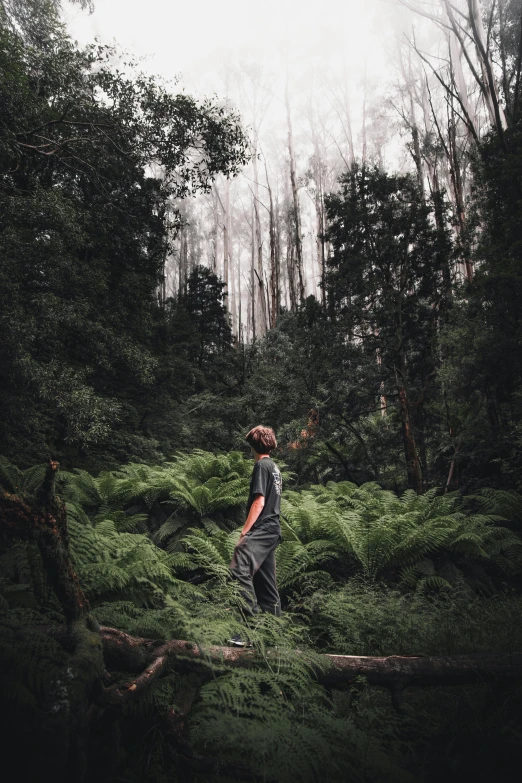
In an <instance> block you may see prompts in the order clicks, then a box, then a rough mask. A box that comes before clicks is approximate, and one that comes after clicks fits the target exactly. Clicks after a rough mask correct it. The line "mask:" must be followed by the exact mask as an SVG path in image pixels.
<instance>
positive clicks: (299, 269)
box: [285, 78, 305, 301]
mask: <svg viewBox="0 0 522 783" xmlns="http://www.w3.org/2000/svg"><path fill="white" fill-rule="evenodd" d="M285 105H286V118H287V123H288V155H289V159H290V186H291V189H292V203H293V224H294V250H295V256H294V258H292V263H293V266H294V269H295V271H294V273H293V276H294V278H296V283H297V285H298V296H299V301H303V299H304V297H305V284H304V272H303V243H302V235H301V207H300V205H299V189H298V187H297V173H296V164H295V150H294V135H293V131H292V118H291V114H290V99H289V97H288V78H287V81H286V89H285Z"/></svg>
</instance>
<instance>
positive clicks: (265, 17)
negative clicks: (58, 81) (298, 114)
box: [64, 0, 401, 87]
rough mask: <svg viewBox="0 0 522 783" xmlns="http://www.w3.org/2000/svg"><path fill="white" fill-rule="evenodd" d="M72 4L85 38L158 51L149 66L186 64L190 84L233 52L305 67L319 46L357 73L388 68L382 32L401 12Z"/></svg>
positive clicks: (112, 1)
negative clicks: (91, 9) (83, 6)
mask: <svg viewBox="0 0 522 783" xmlns="http://www.w3.org/2000/svg"><path fill="white" fill-rule="evenodd" d="M64 10H65V18H66V20H67V23H68V26H69V29H70V32H71V34H72V36H73V37H74V38H75V39H76V40H78V42H79V43H80V44H85V43H88V42H89V41H92V40H94V38H99V39H100V40H101V41H103V42H112V41H116V42H117V43H118V44H120V46H122V47H123V48H125V49H129V50H131V51H132V52H134V53H136V54H138V55H146V56H148V57H150V60H148V64H147V70H149V69H150V70H151V71H154V72H156V73H158V74H161V75H163V76H165V77H170V76H174V75H176V74H178V73H180V72H182V73H183V76H184V81H185V83H186V84H187V86H188V87H190V86H192V85H191V74H192V73H193V72H194V71H200V70H201V66H202V64H203V63H205V62H207V63H208V62H209V61H213V62H214V63H217V62H219V61H222V60H224V59H225V58H226V57H227V56H231V55H232V56H235V57H241V58H244V57H252V58H253V59H255V60H257V61H272V62H274V60H275V61H278V60H279V61H286V57H287V51H288V58H289V60H290V64H291V66H292V64H293V65H294V67H296V70H297V71H299V65H300V64H302V65H303V66H305V65H306V64H307V61H308V60H309V58H310V57H311V56H314V54H315V55H316V56H317V55H320V56H321V57H327V58H328V57H329V56H330V55H334V56H335V55H337V56H339V55H340V54H341V55H342V57H343V59H344V60H345V62H346V65H347V67H348V68H349V69H350V74H351V78H354V79H359V78H360V77H361V74H362V73H363V70H364V62H365V59H366V60H367V61H368V65H367V67H369V68H370V71H374V70H375V69H376V70H377V72H379V71H380V72H382V69H383V68H385V64H384V57H383V46H382V35H383V32H385V31H386V28H387V27H389V25H390V23H393V19H392V17H396V16H397V15H398V14H400V13H401V9H400V7H399V6H398V5H397V4H396V3H395V2H394V0H323V2H322V3H321V4H319V3H318V2H317V0H262V2H260V3H259V2H257V3H255V2H252V0H220V2H219V3H217V2H215V0H192V2H190V0H189V2H187V1H186V0H185V1H184V2H183V3H180V2H176V1H174V2H172V0H147V2H136V0H131V1H130V2H129V0H95V12H94V13H93V14H92V15H89V14H88V13H87V12H85V11H81V10H80V9H79V8H78V7H77V6H73V5H70V4H68V3H67V4H66V6H65V9H64ZM287 47H288V50H287ZM274 64H275V63H274ZM198 86H199V87H203V85H201V84H200V85H198Z"/></svg>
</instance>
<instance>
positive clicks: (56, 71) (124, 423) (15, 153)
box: [0, 0, 246, 465]
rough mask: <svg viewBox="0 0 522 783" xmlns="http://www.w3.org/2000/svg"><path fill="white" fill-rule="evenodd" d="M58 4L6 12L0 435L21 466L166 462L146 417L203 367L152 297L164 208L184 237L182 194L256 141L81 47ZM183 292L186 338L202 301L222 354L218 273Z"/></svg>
mask: <svg viewBox="0 0 522 783" xmlns="http://www.w3.org/2000/svg"><path fill="white" fill-rule="evenodd" d="M57 5H58V4H57V3H54V2H51V1H50V0H49V1H47V0H31V2H30V3H29V5H28V6H27V5H25V4H24V3H21V2H18V0H17V2H8V3H2V6H1V18H0V42H1V45H0V73H1V74H2V75H1V77H0V106H1V109H0V163H1V169H2V174H1V175H0V204H1V211H2V216H3V218H2V230H1V231H0V256H1V259H2V261H1V264H0V292H1V293H0V311H1V312H2V319H1V321H0V336H1V340H0V342H1V346H2V347H1V351H0V365H1V373H2V378H1V384H0V387H1V392H0V406H1V408H2V411H3V417H2V421H1V422H0V439H1V440H2V442H3V443H4V450H5V451H8V452H9V453H10V454H11V455H18V456H21V461H22V462H23V463H25V464H31V462H34V459H35V458H36V459H42V458H44V457H46V456H47V454H48V453H49V452H50V453H52V454H53V456H55V457H59V458H60V459H61V460H62V462H64V461H66V460H67V459H71V458H73V459H74V463H75V464H76V465H78V464H80V459H81V458H83V459H84V461H86V458H87V455H89V456H91V457H93V456H94V455H95V454H96V453H99V452H100V450H101V451H102V452H103V453H104V454H105V459H107V458H109V460H110V459H111V457H112V460H113V461H114V462H115V463H119V462H122V461H124V460H125V459H127V460H128V459H129V457H130V456H132V451H135V453H136V452H140V451H141V454H140V455H139V456H138V458H139V459H143V457H144V456H145V454H151V452H152V453H153V454H154V458H155V459H158V458H159V459H161V453H160V451H159V449H158V448H157V443H156V444H155V442H154V441H155V438H154V434H153V433H152V432H151V431H150V430H149V429H148V427H147V426H146V425H145V421H146V419H147V418H148V419H149V423H150V426H151V427H152V428H153V429H154V413H155V411H156V410H158V411H159V409H162V411H163V413H164V412H165V406H164V389H165V387H167V388H168V398H169V409H170V410H173V409H174V410H176V409H177V407H178V405H179V399H178V397H179V392H180V391H182V389H181V386H182V385H183V384H182V383H181V386H180V383H179V378H180V377H187V378H188V377H190V376H191V375H192V374H193V372H192V369H193V368H194V363H195V365H196V366H197V365H198V361H197V360H196V359H195V358H194V357H193V356H192V355H191V354H190V351H188V352H187V351H185V355H184V356H182V357H181V360H180V359H178V360H176V359H175V358H174V357H173V356H172V350H171V347H170V346H171V344H175V343H176V342H177V339H176V334H175V332H176V329H174V330H173V329H172V323H171V318H170V315H169V312H168V310H167V309H166V308H160V307H159V306H158V302H157V295H156V291H157V289H158V287H159V286H160V284H161V281H162V276H163V265H164V261H165V257H166V254H167V253H168V252H169V245H168V230H167V216H166V213H167V209H168V210H169V211H170V214H169V218H168V222H169V225H170V226H171V227H172V225H174V226H175V225H176V224H178V223H179V221H178V216H177V214H176V213H175V212H174V213H173V209H174V208H173V206H172V205H173V204H174V203H175V202H176V199H179V198H183V197H186V196H187V195H189V194H193V193H195V192H197V191H198V190H207V189H208V188H209V187H210V185H211V182H212V180H213V178H214V177H215V176H216V175H217V174H218V173H219V172H223V173H226V174H231V173H234V172H235V171H237V170H238V167H240V166H241V165H242V163H243V162H244V160H245V151H246V138H245V136H244V133H243V130H242V128H241V125H240V122H239V118H238V117H237V115H236V114H235V113H234V112H232V111H231V110H229V108H227V106H226V105H225V104H223V103H220V102H219V101H218V100H217V99H212V100H203V101H201V102H198V101H196V100H195V99H193V98H192V97H190V96H189V95H186V94H185V93H183V92H180V93H179V94H175V93H173V92H172V90H171V88H170V87H167V86H166V85H164V84H162V83H161V82H160V81H159V80H158V79H155V78H153V77H149V76H146V75H145V74H143V73H140V71H139V69H138V67H137V65H136V63H132V62H125V63H123V62H122V57H121V55H119V54H118V52H117V51H116V50H115V49H114V48H111V47H104V46H98V45H95V46H92V47H90V48H89V49H87V50H84V51H81V50H79V49H77V48H76V47H75V45H74V44H73V42H72V41H71V40H70V38H69V37H68V36H67V34H66V32H65V29H64V27H63V26H62V25H61V24H60V22H59V21H58V17H57V13H56V6H57ZM153 171H156V172H160V173H159V174H158V175H153V173H152V172H153ZM193 277H194V276H193ZM196 278H197V279H198V280H200V279H201V280H203V278H204V275H202V273H200V274H199V277H198V275H197V274H196V277H195V278H194V280H195V279H196ZM207 278H208V274H207ZM205 279H206V278H205ZM191 280H192V278H191ZM191 285H192V283H191ZM187 296H188V299H187V302H186V306H187V308H188V311H189V313H188V320H189V327H190V326H192V328H193V327H194V324H195V322H196V321H197V319H198V317H199V318H200V319H201V313H200V315H199V316H198V315H197V313H196V310H195V309H194V307H193V306H192V305H194V304H195V305H197V301H198V297H199V299H201V297H203V298H204V299H205V308H204V313H205V316H204V317H208V316H209V313H211V312H212V314H213V315H212V318H211V319H210V320H211V321H212V323H213V324H214V326H215V330H214V331H215V332H216V334H215V335H214V337H213V338H212V340H210V341H209V340H207V338H206V337H205V335H202V339H203V341H204V348H205V352H206V353H207V354H212V353H215V352H216V350H217V348H216V346H217V342H218V343H219V347H220V350H221V349H223V350H224V347H225V344H228V345H229V344H230V330H229V327H228V324H227V322H226V318H225V316H224V312H223V304H222V300H223V294H222V284H220V283H219V281H218V280H217V279H216V278H215V277H214V276H210V278H208V279H206V283H205V284H204V285H203V287H202V289H201V290H199V289H198V291H197V292H194V291H192V289H191V290H190V291H189V292H188V294H187ZM189 300H190V302H189ZM190 303H192V305H191V304H190ZM180 307H181V305H180ZM191 308H192V309H191ZM196 309H197V307H196ZM210 320H209V324H210ZM122 324H125V328H123V329H122ZM216 330H217V331H216ZM227 330H228V331H227ZM173 332H174V333H173ZM165 337H168V338H169V339H168V340H166V339H165ZM216 341H217V342H216ZM180 370H181V372H180ZM165 372H166V373H167V376H168V378H169V383H168V384H166V385H165V383H164V381H165V377H164V376H165ZM156 382H157V383H156ZM183 392H184V393H186V390H183ZM20 406H21V407H23V409H24V416H23V417H20V416H19V415H17V411H18V410H19V407H20ZM140 422H141V425H140V424H139V423H140ZM116 425H117V426H118V429H119V430H120V432H119V434H118V436H117V437H114V433H115V431H116ZM136 430H138V432H136ZM140 438H141V440H140ZM164 443H165V444H166V445H167V444H168V440H165V439H164ZM129 451H130V452H131V454H129ZM116 455H117V459H116V460H115V456H116ZM79 458H80V459H79ZM84 464H85V462H84ZM93 464H95V459H93Z"/></svg>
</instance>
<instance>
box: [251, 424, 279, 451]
mask: <svg viewBox="0 0 522 783" xmlns="http://www.w3.org/2000/svg"><path fill="white" fill-rule="evenodd" d="M246 441H247V443H248V444H249V446H251V447H252V448H253V449H254V451H255V452H256V453H257V454H270V452H271V451H273V449H275V448H277V441H276V437H275V435H274V430H273V429H272V428H271V427H262V426H261V425H259V426H257V427H254V428H253V429H251V430H250V432H248V433H247V434H246Z"/></svg>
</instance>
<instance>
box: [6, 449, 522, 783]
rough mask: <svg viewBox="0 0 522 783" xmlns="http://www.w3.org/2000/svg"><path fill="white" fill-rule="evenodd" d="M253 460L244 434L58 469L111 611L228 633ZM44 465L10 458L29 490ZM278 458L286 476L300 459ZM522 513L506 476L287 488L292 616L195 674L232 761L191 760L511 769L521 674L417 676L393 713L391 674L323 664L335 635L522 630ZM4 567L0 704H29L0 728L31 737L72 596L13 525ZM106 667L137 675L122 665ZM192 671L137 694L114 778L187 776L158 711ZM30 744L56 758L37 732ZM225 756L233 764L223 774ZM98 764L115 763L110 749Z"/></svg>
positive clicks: (360, 650)
mask: <svg viewBox="0 0 522 783" xmlns="http://www.w3.org/2000/svg"><path fill="white" fill-rule="evenodd" d="M251 464H252V463H251V462H250V461H249V460H247V459H246V458H244V457H243V456H242V455H241V454H240V453H238V452H232V453H230V454H224V455H215V454H212V453H209V452H204V451H196V452H193V453H188V454H179V455H177V457H176V458H175V459H174V460H173V461H172V462H169V463H163V464H161V465H158V466H147V465H144V464H141V465H140V464H136V463H133V464H128V465H124V466H122V467H121V468H120V469H119V470H112V471H104V472H102V473H100V474H99V475H98V476H96V477H95V476H92V475H90V474H89V473H87V472H86V471H85V470H79V469H78V470H76V471H71V472H65V471H64V472H62V473H60V474H59V478H58V491H59V493H60V495H61V497H62V499H63V500H64V501H65V502H66V507H67V514H68V530H69V537H70V551H71V557H72V561H73V564H74V568H75V570H76V572H77V574H78V576H79V579H80V583H81V585H82V587H83V589H84V590H85V593H86V595H87V597H88V599H89V601H90V604H91V609H92V611H93V613H94V615H95V616H96V618H97V620H98V622H99V623H100V624H101V625H102V626H110V627H114V628H118V629H120V630H123V631H126V632H127V633H130V634H132V635H133V636H137V637H147V638H151V639H167V640H168V639H184V640H188V641H190V642H191V643H192V644H195V645H198V646H200V647H201V649H202V650H204V649H205V648H208V646H209V645H223V644H226V642H227V639H228V638H229V637H230V636H231V635H233V634H234V633H235V632H237V630H238V627H241V626H240V619H239V614H238V609H239V607H240V603H241V599H240V597H239V595H238V592H237V590H236V589H235V586H234V584H233V583H231V581H230V579H229V576H228V564H229V562H230V558H231V555H232V551H233V548H234V545H235V543H236V542H237V540H238V535H239V529H238V526H239V524H240V520H241V519H242V518H243V516H242V515H243V514H244V504H245V500H246V495H247V492H248V476H249V473H250V470H251ZM44 473H45V465H40V466H35V467H33V468H30V469H27V470H25V471H21V470H20V469H18V468H16V467H15V466H13V465H12V464H11V463H10V462H9V461H8V460H7V459H5V458H2V460H1V461H0V485H1V486H2V488H3V489H4V491H5V492H8V493H18V494H22V495H24V494H25V495H26V496H28V495H30V494H31V492H33V493H34V492H35V491H37V489H38V487H39V486H40V484H41V482H42V479H43V476H44ZM284 475H285V479H286V483H287V484H290V485H291V483H292V475H291V474H289V473H288V472H286V474H284ZM521 521H522V499H521V498H520V497H519V496H518V495H516V494H514V493H512V492H507V491H500V490H481V491H479V492H478V493H477V494H476V495H473V496H471V495H469V496H466V497H464V496H462V495H460V494H458V493H451V494H441V493H436V492H435V491H432V492H429V493H426V494H425V495H423V496H418V495H416V494H415V493H414V492H412V491H406V492H404V493H403V494H402V495H401V496H397V495H395V494H394V493H393V492H391V491H389V490H384V489H382V488H381V487H379V486H378V485H377V484H375V483H367V484H363V485H361V486H356V485H355V484H351V483H349V482H337V483H335V482H330V483H328V484H327V485H315V486H314V485H311V486H309V487H308V488H306V489H289V490H287V491H285V496H284V502H283V507H282V532H283V541H282V543H281V544H280V546H279V547H278V551H277V572H278V582H279V586H280V591H281V596H282V601H283V610H284V611H283V615H282V618H280V619H278V618H275V617H270V616H269V615H261V616H259V618H257V619H256V620H255V621H252V622H251V624H250V628H249V634H250V635H251V637H252V639H253V640H254V642H255V645H256V649H257V650H258V651H259V654H260V657H259V659H258V660H257V662H256V663H255V665H253V667H252V668H251V669H247V670H233V671H230V672H229V673H228V674H227V675H226V676H220V677H218V678H216V679H214V680H210V681H209V682H207V683H206V684H204V685H202V687H201V688H200V690H199V695H198V698H197V700H196V702H195V704H194V706H193V709H192V712H191V714H190V718H189V722H188V735H189V737H190V742H191V743H192V746H193V749H194V752H195V753H200V754H202V755H205V754H206V755H208V756H210V757H218V758H219V759H220V763H221V764H222V765H224V766H223V767H222V772H221V773H219V771H218V772H216V770H214V771H213V772H212V774H211V773H208V774H209V775H210V777H207V775H206V774H204V773H199V774H198V772H197V770H196V771H194V769H191V771H190V775H192V776H193V777H192V779H194V780H196V781H199V780H201V781H204V780H208V779H213V778H214V777H216V779H224V780H234V779H236V776H237V775H238V774H240V773H242V774H243V775H244V774H245V772H244V770H242V766H243V762H244V759H245V758H247V759H248V765H247V767H248V770H249V772H248V774H250V775H254V776H255V779H259V780H274V781H286V780H288V781H290V780H295V781H298V780H300V781H312V780H316V779H319V778H320V779H322V780H324V779H328V780H331V781H343V780H347V779H351V778H352V777H353V778H354V779H357V780H359V779H360V780H365V781H381V780H398V781H399V780H429V781H431V780H433V781H435V780H439V779H440V778H441V776H444V777H445V778H448V779H451V780H457V779H461V778H462V776H464V775H467V774H473V776H474V777H475V778H476V779H477V780H484V781H486V780H489V779H491V776H493V775H495V774H498V765H499V753H500V754H501V756H502V757H505V758H506V759H507V758H508V757H510V758H511V759H512V760H513V758H518V755H517V754H518V750H517V747H518V748H519V744H518V736H519V731H520V726H519V717H518V707H519V705H520V696H521V694H520V693H519V689H518V688H513V689H510V690H509V692H507V691H506V692H504V691H502V692H500V693H499V692H498V691H497V690H496V688H495V686H494V685H492V684H488V683H484V684H482V685H474V686H460V687H438V688H433V689H432V688H424V689H423V688H420V689H415V688H412V689H409V690H407V691H406V694H405V697H404V703H403V706H402V708H401V711H400V712H399V713H397V712H396V710H394V708H393V707H392V705H391V701H390V695H389V693H388V692H387V691H386V689H379V688H374V687H369V686H368V685H366V684H365V681H364V678H361V679H360V681H357V682H355V683H354V684H353V688H352V689H351V691H349V693H348V694H347V693H343V692H341V691H336V690H331V691H329V690H328V689H325V688H324V687H321V686H320V685H319V684H318V683H317V681H316V672H317V671H318V667H319V669H320V667H321V659H320V655H319V654H320V653H324V652H328V653H338V654H345V655H370V656H371V655H373V656H386V655H406V656H408V655H416V656H426V655H428V656H429V655H442V656H452V655H458V654H473V653H481V652H484V651H488V653H505V652H510V651H513V650H516V649H520V646H521V645H522V636H521V633H520V623H519V618H520V613H521V611H522V599H521V598H520V592H519V588H520V573H521V562H522V539H521V538H520V537H519V531H520V523H521ZM1 572H2V583H1V590H0V596H1V597H0V600H1V602H2V608H1V615H0V616H1V623H2V629H3V630H2V661H3V667H2V681H3V687H4V693H5V697H6V700H7V701H6V705H7V712H6V713H4V716H8V715H11V711H14V712H15V713H16V714H18V715H20V716H21V719H20V721H19V722H18V723H15V726H14V727H13V725H5V726H4V729H3V731H5V732H7V735H8V736H9V732H13V731H15V732H16V733H18V734H19V735H21V736H22V737H25V739H26V741H27V742H29V741H30V740H29V736H28V735H27V733H26V732H27V731H28V730H29V726H26V727H25V728H24V725H23V716H29V715H31V716H33V717H32V718H31V721H34V720H36V722H37V723H38V721H39V720H42V719H43V716H44V715H45V703H43V702H42V694H45V693H46V692H47V689H48V688H50V687H51V683H52V681H53V678H57V677H59V676H60V674H61V676H63V671H64V667H65V668H66V666H67V656H66V655H65V653H64V651H63V649H62V648H61V647H60V646H59V645H58V644H57V642H56V641H54V640H53V639H52V638H50V637H49V636H46V635H45V633H44V632H43V631H40V632H39V631H38V626H42V625H46V624H48V623H49V622H52V621H56V620H59V619H60V616H61V609H60V605H59V603H58V602H57V600H56V598H55V596H54V593H53V591H52V590H50V589H49V584H48V582H47V579H46V574H45V571H44V570H43V568H42V562H41V559H40V557H39V554H38V550H37V548H36V547H35V545H34V544H32V543H25V542H21V541H20V542H19V543H18V544H15V545H14V546H12V547H10V548H9V549H8V550H7V551H5V552H4V554H3V555H2V560H1ZM296 650H300V651H301V653H300V654H299V655H296ZM209 665H210V664H209ZM112 676H113V677H114V678H115V681H118V677H121V678H123V680H122V681H123V682H124V681H125V678H127V679H128V675H125V674H124V673H123V672H122V673H121V674H118V673H117V672H115V673H113V675H112ZM193 676H194V675H190V674H187V675H186V676H183V675H182V674H180V673H178V672H172V673H167V674H166V675H165V676H163V677H162V678H161V679H159V680H157V681H156V682H155V683H153V684H152V686H151V688H150V689H149V690H148V691H147V693H146V694H145V695H144V696H143V697H142V698H141V700H139V701H138V702H136V703H133V704H132V705H131V706H129V707H128V708H126V709H125V710H124V714H123V715H122V716H121V718H120V731H121V732H122V739H123V742H122V746H121V749H120V752H119V755H118V758H117V759H116V760H114V759H113V760H112V761H111V764H113V765H116V766H117V769H118V770H119V773H118V775H119V776H117V777H116V778H115V779H116V780H131V781H139V780H144V779H145V780H150V781H162V780H167V779H168V780H180V781H184V780H186V779H188V777H187V775H189V772H188V771H187V768H186V766H183V763H181V761H180V759H178V764H177V766H176V763H175V762H176V758H175V755H174V757H173V756H172V752H171V751H169V739H168V726H167V724H166V722H165V721H166V717H165V716H166V715H167V714H168V713H169V710H171V709H172V708H173V706H175V704H176V699H177V698H178V696H179V694H180V691H181V692H182V690H183V687H184V686H186V681H187V680H188V681H190V678H191V677H193ZM10 721H12V718H9V722H10ZM501 726H502V728H500V727H501ZM55 728H56V727H55ZM434 738H435V740H434ZM98 752H101V751H100V749H99V748H98ZM34 753H35V754H36V756H35V758H38V754H39V753H40V754H41V760H40V761H39V762H38V763H44V764H45V763H47V764H49V760H48V758H47V755H46V753H44V751H43V748H42V747H36V748H35V749H34ZM101 758H102V759H104V758H105V757H104V756H103V752H101ZM107 758H109V757H108V756H107ZM46 759H47V761H46ZM33 760H34V759H33ZM105 762H106V759H105ZM184 763H185V765H186V763H187V762H186V760H185V762H184ZM227 763H228V764H232V765H233V764H236V765H237V768H236V767H233V768H232V769H233V771H229V772H228V773H227V767H226V764H227ZM508 766H509V765H508V763H507V761H506V771H505V777H504V778H503V779H505V780H508V779H511V778H510V777H509V775H508ZM103 769H104V770H105V771H104V772H103V774H106V775H107V776H108V777H109V770H110V765H108V766H107V764H106V765H105V766H104V767H103ZM91 774H94V773H91ZM95 774H97V775H101V774H102V772H100V769H98V771H97V772H96V773H95ZM93 779H96V780H99V779H103V778H101V777H93ZM513 779H514V778H513Z"/></svg>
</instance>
